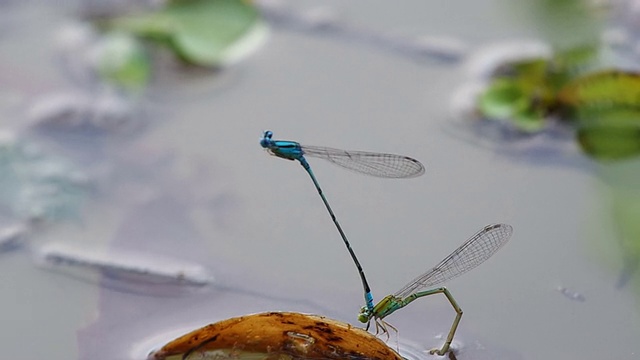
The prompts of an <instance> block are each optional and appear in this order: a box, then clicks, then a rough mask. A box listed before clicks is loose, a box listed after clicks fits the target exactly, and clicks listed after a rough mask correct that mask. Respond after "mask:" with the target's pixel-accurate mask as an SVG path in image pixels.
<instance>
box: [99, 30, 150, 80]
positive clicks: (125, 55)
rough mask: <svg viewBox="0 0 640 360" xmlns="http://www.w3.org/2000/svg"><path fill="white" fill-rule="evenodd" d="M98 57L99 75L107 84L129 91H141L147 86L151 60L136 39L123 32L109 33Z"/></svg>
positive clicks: (103, 40) (101, 44) (101, 45)
mask: <svg viewBox="0 0 640 360" xmlns="http://www.w3.org/2000/svg"><path fill="white" fill-rule="evenodd" d="M96 56H97V57H98V59H96V62H97V69H98V73H99V74H100V75H101V77H102V78H103V79H105V80H106V81H107V82H110V83H112V84H114V85H116V86H118V87H120V88H125V89H129V90H140V89H142V88H143V87H144V86H145V85H146V84H147V81H148V80H149V74H150V64H149V59H148V58H147V56H146V53H145V51H144V49H143V48H142V45H141V44H140V43H138V41H137V40H136V39H135V38H134V37H132V36H130V35H128V34H126V33H122V32H117V33H108V34H106V35H105V36H104V38H103V39H102V40H101V43H100V44H99V46H98V51H97V54H96Z"/></svg>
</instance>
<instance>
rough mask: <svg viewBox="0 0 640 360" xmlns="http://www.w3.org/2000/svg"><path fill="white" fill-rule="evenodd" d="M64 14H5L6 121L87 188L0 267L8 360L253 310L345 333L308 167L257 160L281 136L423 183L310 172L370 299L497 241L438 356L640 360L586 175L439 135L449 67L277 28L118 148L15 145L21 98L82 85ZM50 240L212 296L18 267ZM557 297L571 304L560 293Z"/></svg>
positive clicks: (384, 10)
mask: <svg viewBox="0 0 640 360" xmlns="http://www.w3.org/2000/svg"><path fill="white" fill-rule="evenodd" d="M75 5H76V4H75V3H72V2H71V3H67V4H66V6H53V5H51V4H48V3H45V2H40V3H39V2H32V3H24V4H16V3H15V2H8V3H6V4H3V5H2V12H3V14H2V15H0V21H1V22H0V26H1V27H2V28H3V35H2V36H1V37H0V42H1V43H2V52H1V53H0V58H1V67H2V69H0V79H1V80H0V81H1V82H2V83H3V86H2V90H1V92H2V94H1V95H2V99H1V102H0V105H1V106H2V118H1V119H0V121H1V122H0V124H1V125H2V126H3V128H6V129H8V130H9V131H16V132H17V133H18V134H25V137H27V138H28V139H29V140H30V141H33V142H36V143H39V144H43V147H44V148H46V149H50V150H51V151H53V152H57V153H58V154H62V155H64V156H68V157H69V158H71V159H73V161H74V162H75V163H76V164H79V166H80V167H81V168H83V169H87V171H88V172H89V173H91V174H93V176H94V179H97V180H96V182H97V185H96V188H97V189H98V190H97V191H95V193H92V194H94V195H90V196H89V198H90V200H88V201H87V203H86V204H85V205H84V206H83V207H82V211H81V212H80V214H79V215H78V216H77V218H76V219H74V220H72V221H62V222H57V223H54V224H51V225H49V226H47V227H45V228H44V229H42V230H40V231H34V232H33V233H32V234H30V236H29V238H28V242H27V244H26V245H25V246H23V247H22V248H20V249H17V250H14V251H6V252H3V253H0V274H2V275H0V289H2V290H1V294H2V296H0V324H2V325H0V345H2V349H3V351H2V354H3V357H6V358H12V359H75V358H82V359H133V358H144V356H146V354H147V353H148V351H149V350H151V349H152V348H154V347H158V346H160V345H161V344H163V343H164V342H166V341H168V340H170V339H172V338H173V337H175V336H177V335H180V334H182V333H184V332H186V331H188V330H191V329H194V328H196V327H198V326H202V325H205V324H207V323H211V322H215V321H218V320H222V319H225V318H228V317H231V316H239V315H244V314H248V313H253V312H258V311H269V310H282V311H304V312H312V313H319V314H322V315H327V316H330V317H332V318H336V319H339V320H342V321H347V322H351V323H354V324H356V323H357V320H356V315H357V313H358V309H359V307H360V306H361V305H362V291H361V288H360V281H359V278H358V276H357V274H356V271H355V268H354V266H353V264H352V262H351V260H350V258H349V256H348V254H347V252H346V250H345V249H344V246H343V244H342V242H341V241H340V238H339V236H338V234H337V233H336V230H335V228H334V227H333V224H332V223H331V221H330V219H329V217H328V215H327V214H326V211H325V209H324V207H323V206H322V203H321V201H320V199H319V198H318V196H317V194H316V192H315V189H314V188H313V185H312V184H311V181H310V180H309V179H308V176H307V175H306V174H305V172H304V171H303V169H302V168H301V167H300V166H299V165H298V164H296V163H293V162H287V161H282V160H280V159H276V158H273V157H270V156H268V155H267V154H266V153H265V152H264V151H262V149H261V148H260V147H259V144H258V139H259V137H260V135H261V133H262V131H263V130H267V129H269V130H272V131H274V133H275V137H276V138H281V139H290V140H297V141H300V142H302V143H304V144H310V145H324V146H331V147H339V148H347V149H360V150H371V151H381V152H393V153H400V154H406V155H410V156H412V157H415V158H417V159H419V160H420V161H422V162H423V163H424V164H425V166H426V169H427V171H426V174H425V175H423V176H422V177H420V178H417V179H412V180H398V181H392V180H380V179H375V178H368V177H363V176H361V175H358V174H353V173H350V172H346V171H343V170H342V169H339V168H336V167H334V166H332V165H330V164H327V163H323V162H322V161H314V160H311V162H312V166H313V168H314V169H315V172H316V174H317V176H318V179H319V181H320V183H321V185H322V186H323V189H324V191H325V192H326V194H327V197H328V198H329V201H330V202H331V204H332V206H333V207H334V210H335V212H336V214H337V216H338V218H339V220H340V222H341V224H342V225H343V227H344V229H345V232H346V233H347V235H348V237H349V239H350V241H351V243H352V246H353V247H354V249H355V251H356V253H357V254H358V256H359V258H360V261H361V263H362V265H363V267H364V269H365V272H366V274H367V276H368V279H369V282H370V284H371V286H372V289H373V293H374V297H375V298H376V300H379V299H381V298H382V297H383V296H385V295H387V294H389V293H393V292H395V291H396V290H397V289H399V288H400V287H401V286H403V285H404V284H405V283H406V282H408V281H409V280H411V279H413V278H414V277H415V276H417V275H418V274H420V273H421V272H424V271H425V270H427V269H428V268H429V267H431V266H433V265H434V264H436V263H437V262H438V261H440V260H441V259H442V257H444V256H446V255H447V254H448V253H449V252H450V251H452V250H453V249H455V248H456V247H457V246H458V245H459V244H461V243H462V242H463V241H464V240H465V239H467V238H468V237H469V236H470V235H472V234H473V233H475V232H476V231H477V230H479V229H480V228H481V227H482V226H484V225H486V224H489V223H495V222H505V223H509V224H511V225H513V227H514V229H515V232H514V236H513V238H512V240H511V241H510V243H509V244H508V245H507V246H506V247H505V248H504V249H502V250H501V251H500V252H499V253H498V254H496V255H495V257H494V258H492V259H491V260H490V261H488V262H487V263H486V264H483V265H482V266H481V267H480V268H478V269H477V270H474V271H473V272H471V273H469V274H467V275H465V276H464V277H461V278H460V279H456V280H454V281H452V282H451V283H450V284H448V287H449V289H450V290H451V291H452V293H453V295H454V296H455V297H456V299H457V300H458V302H459V303H460V305H461V307H462V308H463V310H464V311H465V314H464V316H463V318H462V322H461V324H460V328H459V330H458V333H457V336H456V340H455V341H454V345H457V346H458V347H459V348H460V349H461V352H460V354H459V358H460V359H462V358H465V359H541V358H563V359H602V358H615V359H634V358H638V356H640V348H639V347H640V345H639V343H638V341H637V339H638V338H640V314H639V313H638V297H637V296H638V294H637V293H634V292H633V289H632V288H631V287H623V288H616V287H615V282H616V280H617V278H618V276H619V272H620V268H621V265H620V264H619V263H618V262H617V261H618V260H617V259H618V258H619V252H620V249H619V248H616V246H615V241H611V240H610V239H612V238H614V237H615V235H616V234H615V230H614V228H613V227H612V224H611V219H610V218H609V217H608V213H607V203H606V197H605V196H604V195H603V192H605V191H603V190H602V184H601V183H600V182H599V181H598V179H597V177H596V176H595V175H594V173H593V171H592V167H593V165H592V164H591V163H590V162H589V161H588V160H587V159H586V158H583V157H582V155H580V154H579V152H578V150H577V149H575V148H573V146H572V145H571V144H570V145H569V146H568V150H567V151H569V153H570V154H572V155H571V156H569V160H565V161H556V160H555V159H556V158H553V157H550V156H544V154H543V155H536V154H535V153H534V154H525V156H509V155H508V154H509V153H510V148H509V147H506V148H505V147H500V146H495V147H489V148H487V147H480V146H478V145H477V144H474V143H473V142H469V141H465V140H464V139H465V138H468V137H464V136H460V137H457V136H455V135H456V132H457V131H460V128H456V127H453V125H451V124H452V123H453V120H454V119H452V118H451V113H450V109H449V107H448V104H449V101H450V98H451V94H452V93H453V92H454V90H455V89H456V88H457V87H458V86H459V85H460V84H462V83H464V82H465V81H466V80H467V79H466V73H465V71H464V66H463V63H462V62H441V61H438V60H432V61H430V60H416V59H412V58H409V57H406V56H401V55H398V54H396V53H394V52H393V51H388V50H385V49H381V48H376V47H374V46H365V45H361V44H358V43H356V42H349V41H341V40H340V39H336V38H335V37H332V36H313V34H309V33H304V32H296V31H290V30H287V29H283V28H279V27H278V26H273V27H272V28H271V34H270V37H269V38H268V40H267V42H266V43H265V44H264V45H263V47H262V48H260V49H259V50H258V51H257V52H255V53H254V54H253V55H251V56H250V57H248V58H246V59H245V60H243V61H242V62H240V63H238V64H236V65H235V66H232V67H229V68H227V69H224V70H223V71H221V72H217V73H216V72H209V71H197V72H193V71H191V72H189V71H187V72H185V73H181V72H180V70H179V69H178V70H177V69H168V70H166V71H167V72H168V73H169V74H165V75H162V74H161V75H159V79H157V82H156V84H155V85H154V86H155V88H153V89H151V91H150V92H149V94H148V95H147V98H146V99H145V100H144V105H143V106H141V108H140V109H137V110H136V111H139V113H138V112H135V113H136V114H138V115H136V116H140V117H141V118H142V119H144V121H145V122H146V125H147V126H146V127H145V128H144V129H142V130H138V131H137V132H135V133H134V134H131V135H127V136H125V135H118V134H115V135H114V134H97V135H96V136H94V137H91V138H86V137H80V140H78V138H71V139H70V138H67V137H64V136H62V137H58V136H59V134H55V136H54V135H52V134H48V133H46V132H45V133H44V134H43V133H42V132H32V131H27V130H23V129H24V128H25V121H26V120H25V113H27V112H28V109H29V107H30V104H32V103H33V102H35V101H36V100H37V99H39V98H41V97H43V96H47V95H50V94H56V93H64V92H74V91H82V89H80V90H79V89H78V84H77V83H75V82H74V80H73V76H70V74H69V73H68V72H65V71H62V70H61V66H60V64H59V62H58V58H57V55H56V51H55V49H54V46H53V45H52V43H53V39H52V37H53V35H54V32H55V31H54V30H56V29H58V28H59V27H61V26H64V25H65V24H67V23H69V22H72V21H74V12H73V11H72V9H74V6H75ZM290 5H291V6H292V7H294V8H299V9H306V8H311V7H316V6H318V5H319V4H318V3H317V2H310V1H304V2H296V3H295V4H290ZM321 5H322V6H323V7H326V8H327V9H330V10H332V11H333V12H334V13H336V14H337V15H338V16H340V17H341V18H342V19H344V20H345V21H348V22H352V23H355V24H359V25H361V26H363V27H366V28H369V29H375V30H377V31H380V32H383V33H384V32H389V33H394V32H401V33H407V34H442V35H447V36H453V37H457V38H460V39H463V40H464V41H465V42H467V43H468V44H470V48H471V50H473V49H474V48H479V47H481V46H483V45H485V44H490V43H493V42H496V41H503V40H515V41H518V40H519V39H527V38H533V37H535V32H534V30H533V29H532V28H531V27H530V24H519V23H518V22H517V21H515V20H513V19H510V17H509V14H508V13H507V12H506V11H505V10H504V9H503V8H502V7H501V3H500V2H495V1H488V0H486V1H475V2H464V3H462V2H458V3H452V2H447V3H444V2H438V1H407V2H403V3H402V4H397V3H392V2H381V1H377V2H365V1H350V2H338V1H326V2H322V4H321ZM60 139H62V140H60ZM104 174H108V176H106V178H105V175H104ZM51 242H56V243H61V242H62V243H67V244H72V245H77V246H80V247H81V246H92V247H93V248H99V249H102V250H103V251H105V252H109V251H116V250H117V251H135V252H138V253H143V254H145V255H146V256H150V257H154V256H156V255H157V256H158V257H159V259H160V258H161V257H162V256H166V257H175V258H178V259H182V260H185V261H190V262H193V263H198V264H201V265H203V266H205V267H206V268H207V269H210V270H211V272H212V274H213V275H214V276H215V279H216V280H215V283H214V285H212V286H209V287H206V288H204V289H202V288H198V289H195V290H193V291H191V290H189V291H174V290H172V289H162V290H163V291H161V292H159V293H158V292H155V290H154V289H151V290H149V289H146V288H145V287H144V286H143V285H135V284H134V285H133V286H129V287H127V286H126V279H125V281H124V282H123V284H124V285H122V286H121V284H120V285H119V283H118V282H117V281H116V282H115V284H111V283H108V279H104V278H101V277H98V276H94V275H96V274H93V275H92V274H90V273H87V271H84V270H81V271H76V273H75V276H66V275H65V274H64V273H60V272H53V271H49V270H47V269H42V268H38V267H36V266H34V251H35V250H34V249H38V247H39V246H41V245H44V244H47V243H51ZM72 273H73V271H72ZM636 276H637V275H636ZM87 277H89V279H88V280H89V281H78V278H81V279H82V280H87V279H86V278H87ZM123 286H124V287H123ZM559 287H561V288H560V289H561V291H559V290H558V289H559ZM562 289H564V290H562ZM165 290H166V291H165ZM573 291H575V292H577V293H578V294H580V296H577V297H574V298H573V299H571V296H566V295H567V294H572V292H573ZM576 300H579V301H576ZM453 317H454V312H453V310H452V309H451V307H450V305H449V304H448V303H447V302H446V301H445V299H444V298H443V297H432V298H427V299H421V300H419V301H417V302H415V303H413V304H411V305H410V306H409V307H407V308H405V309H403V310H402V311H399V312H397V313H395V314H393V315H392V316H390V317H389V318H388V319H387V320H388V321H389V322H390V323H392V324H393V325H394V326H395V327H396V328H398V329H399V336H400V338H401V343H403V342H405V341H408V342H411V343H412V344H413V345H412V346H414V347H417V348H424V349H429V348H432V347H435V346H439V345H440V344H441V341H442V340H440V339H438V338H437V336H438V335H442V334H446V332H447V331H448V329H449V327H450V325H451V321H452V320H453ZM392 341H393V340H392ZM424 357H426V355H425V356H424Z"/></svg>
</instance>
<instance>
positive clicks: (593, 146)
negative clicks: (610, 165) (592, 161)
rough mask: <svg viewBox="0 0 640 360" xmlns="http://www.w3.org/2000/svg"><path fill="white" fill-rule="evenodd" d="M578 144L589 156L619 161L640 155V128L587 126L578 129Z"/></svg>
mask: <svg viewBox="0 0 640 360" xmlns="http://www.w3.org/2000/svg"><path fill="white" fill-rule="evenodd" d="M577 136H578V142H579V144H580V147H581V148H582V150H583V151H584V152H585V153H587V154H588V155H590V156H592V157H594V158H597V159H601V160H619V159H625V158H629V157H632V156H638V155H640V126H607V125H596V126H585V127H582V128H580V129H578V134H577Z"/></svg>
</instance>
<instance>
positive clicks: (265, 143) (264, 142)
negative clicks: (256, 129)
mask: <svg viewBox="0 0 640 360" xmlns="http://www.w3.org/2000/svg"><path fill="white" fill-rule="evenodd" d="M272 137H273V132H271V131H270V130H267V131H265V132H264V133H263V134H262V138H261V139H260V145H261V146H262V147H263V148H268V147H269V146H270V145H271V143H272V140H271V138H272Z"/></svg>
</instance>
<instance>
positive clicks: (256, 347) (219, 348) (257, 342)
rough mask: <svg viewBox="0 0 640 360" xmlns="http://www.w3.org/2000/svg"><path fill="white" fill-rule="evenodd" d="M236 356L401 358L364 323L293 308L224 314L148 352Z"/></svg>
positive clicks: (162, 358)
mask: <svg viewBox="0 0 640 360" xmlns="http://www.w3.org/2000/svg"><path fill="white" fill-rule="evenodd" d="M232 358H233V359H240V360H242V359H252V360H260V359H307V360H310V359H352V360H359V359H363V360H364V359H387V360H402V357H401V356H400V355H399V354H398V353H397V352H396V351H394V350H393V349H391V348H390V347H389V346H387V345H386V344H385V343H384V342H383V341H382V340H380V339H378V338H377V337H376V336H375V335H373V334H371V333H369V332H367V331H365V330H363V329H360V328H357V327H354V326H352V325H350V324H347V323H343V322H340V321H337V320H332V319H329V318H326V317H323V316H318V315H308V314H301V313H294V312H266V313H259V314H252V315H245V316H240V317H235V318H231V319H227V320H222V321H220V322H217V323H214V324H210V325H207V326H205V327H202V328H200V329H198V330H195V331H193V332H190V333H188V334H186V335H183V336H181V337H179V338H177V339H175V340H173V341H171V342H169V343H168V344H166V345H165V346H163V347H162V348H161V349H159V350H156V351H153V352H151V353H150V354H149V356H148V360H178V359H184V360H187V359H232Z"/></svg>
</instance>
